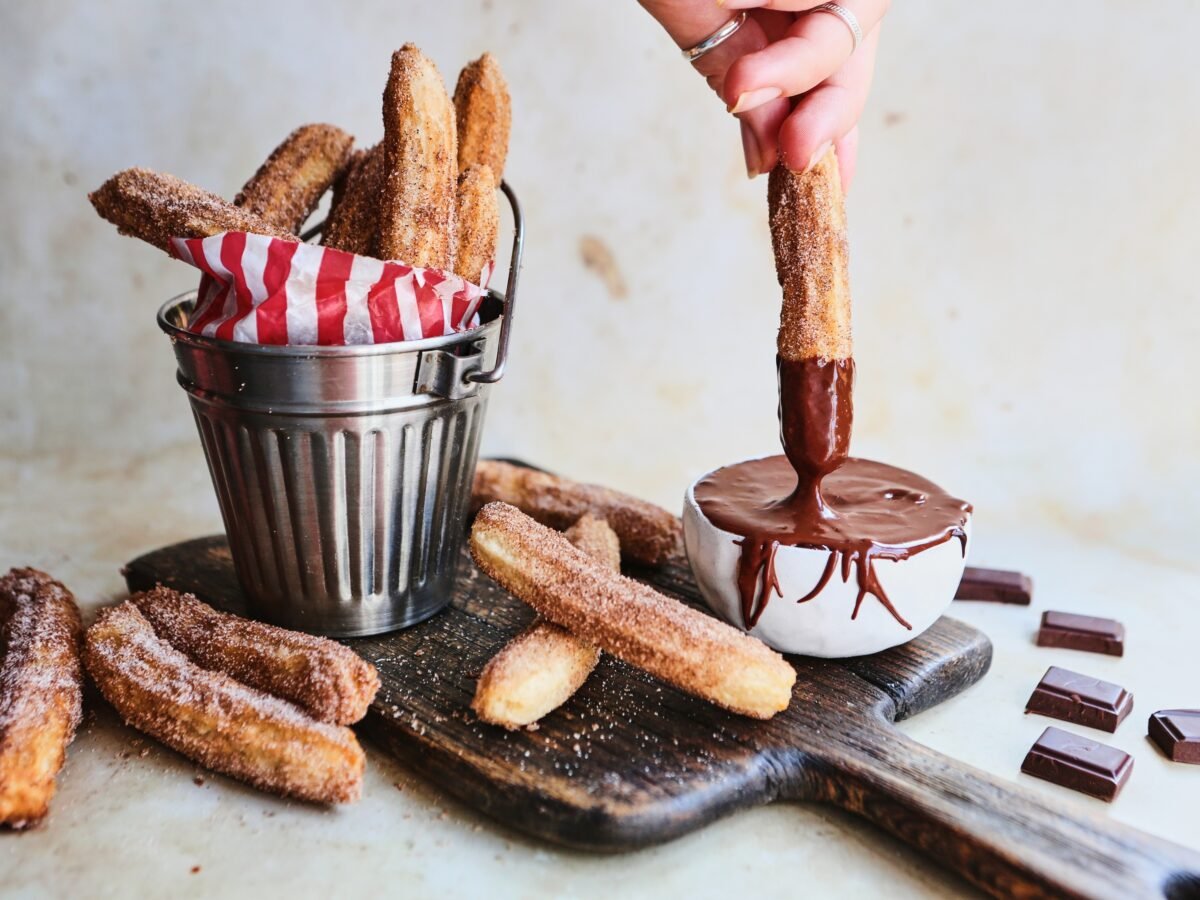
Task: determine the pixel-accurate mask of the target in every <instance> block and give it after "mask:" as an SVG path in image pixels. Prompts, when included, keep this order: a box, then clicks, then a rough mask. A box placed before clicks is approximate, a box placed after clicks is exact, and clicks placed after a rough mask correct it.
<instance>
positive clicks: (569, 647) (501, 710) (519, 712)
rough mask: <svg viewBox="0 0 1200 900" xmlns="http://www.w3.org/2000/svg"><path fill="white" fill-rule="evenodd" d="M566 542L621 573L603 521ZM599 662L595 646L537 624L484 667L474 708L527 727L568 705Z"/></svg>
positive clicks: (581, 527)
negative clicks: (568, 701)
mask: <svg viewBox="0 0 1200 900" xmlns="http://www.w3.org/2000/svg"><path fill="white" fill-rule="evenodd" d="M566 538H567V540H568V541H570V542H571V543H572V544H573V545H574V546H576V547H578V548H579V549H580V550H582V551H583V552H584V553H586V554H587V555H588V556H590V557H592V558H593V559H596V560H599V561H600V562H602V563H603V564H604V565H605V566H606V567H607V568H609V569H611V570H612V571H613V572H620V571H621V545H620V543H619V541H618V540H617V534H616V532H615V531H613V530H612V529H611V528H609V527H608V523H607V522H605V521H604V520H603V519H597V518H596V517H595V516H591V515H585V516H584V517H583V518H581V519H580V520H579V521H578V522H576V523H575V524H574V525H572V526H571V527H570V528H568V529H567V532H566ZM599 661H600V651H599V650H598V649H596V647H595V646H594V645H592V644H589V643H588V642H587V641H584V640H581V639H580V638H577V637H575V635H573V634H571V632H569V631H567V630H566V629H565V628H561V627H559V626H558V625H555V624H554V623H553V622H547V621H546V620H545V619H538V620H537V621H535V622H534V623H533V624H531V625H530V626H529V627H528V628H526V629H525V630H524V631H522V632H521V633H520V634H519V635H517V636H516V637H515V638H513V639H512V640H511V641H509V642H508V643H507V644H506V645H505V646H504V648H503V649H502V650H501V651H500V652H499V653H497V654H496V655H495V656H493V657H492V658H491V660H490V661H489V662H488V664H487V665H486V666H485V667H484V669H483V672H481V673H480V675H479V681H478V682H477V683H476V685H475V699H474V701H473V702H472V703H471V708H472V709H474V710H475V712H476V713H477V714H478V715H479V718H481V719H483V720H484V721H485V722H491V723H492V724H493V725H501V726H503V727H505V728H508V729H517V728H524V727H526V726H528V725H532V724H533V723H534V722H536V721H538V720H539V719H541V718H542V717H543V716H546V715H548V714H549V713H551V712H553V711H554V710H555V709H557V708H558V707H560V706H562V705H563V704H564V703H566V702H567V700H569V699H570V698H571V696H572V695H573V694H574V693H575V692H576V691H577V690H579V688H580V687H582V686H583V683H584V682H585V681H586V680H587V677H588V675H590V674H591V673H592V670H593V669H594V668H595V667H596V663H597V662H599Z"/></svg>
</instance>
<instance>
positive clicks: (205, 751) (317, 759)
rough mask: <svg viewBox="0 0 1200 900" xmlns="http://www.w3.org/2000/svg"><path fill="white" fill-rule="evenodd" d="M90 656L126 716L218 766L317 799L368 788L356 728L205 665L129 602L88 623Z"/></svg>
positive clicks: (344, 798) (95, 673) (107, 693)
mask: <svg viewBox="0 0 1200 900" xmlns="http://www.w3.org/2000/svg"><path fill="white" fill-rule="evenodd" d="M84 662H85V664H86V666H87V670H88V674H90V675H91V676H92V680H93V681H95V683H96V686H97V687H98V688H99V689H100V693H101V694H103V695H104V698H105V699H106V700H107V701H108V702H109V703H111V704H112V705H113V707H114V708H115V709H116V710H117V712H118V713H119V714H120V715H121V718H122V719H124V720H125V722H126V723H127V724H129V725H131V726H133V727H134V728H136V729H138V730H139V731H143V732H145V733H146V734H148V735H150V736H151V737H154V738H157V739H158V740H160V741H162V742H163V743H164V744H166V745H167V746H168V747H171V748H172V749H174V750H177V751H178V752H180V753H182V754H183V755H184V756H186V757H188V758H189V759H192V760H194V761H195V762H197V763H199V764H200V765H202V766H204V767H206V768H209V769H212V770H213V771H214V772H221V773H223V774H225V775H229V776H231V777H233V778H237V779H240V780H242V781H245V782H247V783H248V784H251V785H253V786H254V787H256V788H259V789H260V790H264V791H270V792H272V793H277V794H281V795H284V796H288V797H296V798H299V799H301V800H308V801H312V802H314V803H348V802H352V801H355V800H357V799H358V798H359V796H360V795H361V793H362V779H363V769H364V767H365V757H364V755H363V751H362V748H361V747H360V746H359V745H358V741H357V740H356V739H355V737H354V732H352V731H351V730H350V729H349V728H345V727H343V726H339V725H331V724H328V723H326V722H317V721H315V720H313V719H311V718H309V717H308V716H307V715H305V714H304V713H303V712H301V711H300V710H299V709H298V708H297V707H295V706H293V705H292V704H290V703H288V702H286V701H284V700H280V699H279V698H277V697H272V696H271V695H269V694H265V693H263V692H261V691H257V690H255V689H253V688H251V687H247V686H246V685H244V684H241V683H240V682H238V681H235V680H234V679H232V678H230V677H229V676H228V675H225V674H223V673H221V672H214V671H210V670H208V669H204V668H201V667H200V666H198V665H196V664H195V663H193V662H192V661H191V660H190V659H188V658H187V657H186V656H185V655H184V654H183V653H181V652H180V651H179V650H176V649H175V648H174V647H172V646H171V645H170V644H168V643H167V642H166V641H164V640H163V639H162V638H160V637H159V636H158V635H157V634H156V633H155V631H154V627H153V626H152V625H151V624H150V623H149V622H148V621H147V620H146V618H145V617H144V616H143V615H142V614H141V612H139V611H138V608H137V607H136V606H135V605H134V604H133V603H130V602H129V601H126V602H124V603H122V604H120V605H119V606H114V607H110V608H108V609H106V610H103V611H102V612H101V613H100V617H99V618H98V619H97V620H96V623H95V624H94V625H93V626H92V627H91V628H90V629H88V632H87V640H86V644H85V648H84Z"/></svg>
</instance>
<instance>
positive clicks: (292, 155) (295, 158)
mask: <svg viewBox="0 0 1200 900" xmlns="http://www.w3.org/2000/svg"><path fill="white" fill-rule="evenodd" d="M353 143H354V138H352V137H351V136H350V135H348V134H346V132H344V131H342V129H340V128H337V127H335V126H333V125H301V126H300V127H299V128H297V129H296V130H295V131H293V132H292V133H291V134H289V135H288V136H287V138H285V139H284V141H283V143H282V144H280V145H279V146H278V147H276V148H275V149H274V151H272V153H271V155H270V156H269V157H267V161H266V162H264V163H263V164H262V166H260V167H259V170H258V171H257V172H255V173H254V177H253V178H251V179H250V180H249V181H248V182H246V186H245V187H243V188H242V191H241V193H240V194H238V195H237V197H235V198H234V200H233V203H234V206H240V207H241V208H242V209H245V210H247V211H248V212H252V213H254V214H255V215H258V216H261V217H262V218H263V219H264V220H266V221H267V222H270V223H271V224H272V225H275V226H276V227H278V228H285V229H287V230H288V231H292V232H295V231H299V230H300V226H301V225H303V224H304V220H305V219H307V218H308V217H309V216H310V215H312V211H313V210H314V209H316V208H317V203H318V202H320V200H321V196H322V195H323V194H324V193H325V192H326V191H327V190H329V186H330V185H331V184H333V183H334V181H336V180H337V178H338V176H339V175H340V174H341V173H342V170H343V169H344V168H345V165H346V163H347V161H348V160H349V158H350V146H351V145H352V144H353Z"/></svg>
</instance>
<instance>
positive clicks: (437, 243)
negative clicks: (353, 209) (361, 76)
mask: <svg viewBox="0 0 1200 900" xmlns="http://www.w3.org/2000/svg"><path fill="white" fill-rule="evenodd" d="M457 156H458V152H457V143H456V134H455V126H454V107H453V106H452V105H451V103H450V97H449V95H448V94H447V93H446V86H445V84H443V82H442V76H441V75H439V74H438V70H437V67H436V66H434V64H433V62H432V61H431V60H430V59H429V58H428V57H426V56H425V54H423V53H422V52H421V51H420V50H418V49H417V48H416V47H415V46H413V45H412V44H405V45H404V46H403V47H401V48H400V49H399V50H397V51H396V52H395V53H394V54H393V55H392V68H391V72H390V74H389V75H388V82H387V87H386V89H385V90H384V92H383V157H384V182H383V195H382V198H381V200H380V215H379V253H380V256H382V257H383V258H384V259H389V260H396V261H399V262H402V263H406V264H408V265H410V266H425V267H429V268H435V269H446V270H450V269H453V267H454V213H455V193H456V188H457V183H458V165H457Z"/></svg>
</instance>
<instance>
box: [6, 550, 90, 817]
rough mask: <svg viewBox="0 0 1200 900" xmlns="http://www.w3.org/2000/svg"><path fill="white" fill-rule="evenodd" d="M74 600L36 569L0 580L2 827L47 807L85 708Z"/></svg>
mask: <svg viewBox="0 0 1200 900" xmlns="http://www.w3.org/2000/svg"><path fill="white" fill-rule="evenodd" d="M82 631H83V629H82V628H81V626H80V622H79V609H78V607H77V606H76V605H75V598H74V597H73V596H72V594H71V592H70V591H68V590H67V589H66V588H65V587H63V585H62V584H60V583H59V582H57V581H55V580H54V579H53V578H51V577H50V576H49V575H47V574H46V573H45V572H39V571H38V570H37V569H12V570H11V571H9V573H8V574H7V575H5V576H4V577H3V578H0V652H2V653H3V657H2V658H0V824H3V825H6V826H8V827H10V828H14V829H20V828H26V827H28V826H30V825H34V824H36V823H37V822H39V821H40V820H41V819H42V818H43V817H45V815H46V813H47V812H48V811H49V809H50V800H51V798H53V796H54V789H55V777H56V776H57V775H58V772H59V770H60V769H61V768H62V765H63V762H64V760H65V759H66V754H67V745H68V744H70V743H71V740H72V739H73V738H74V737H75V729H76V728H77V727H78V725H79V716H80V712H81V710H82V706H83V669H82V666H81V663H80V640H81V637H82Z"/></svg>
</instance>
